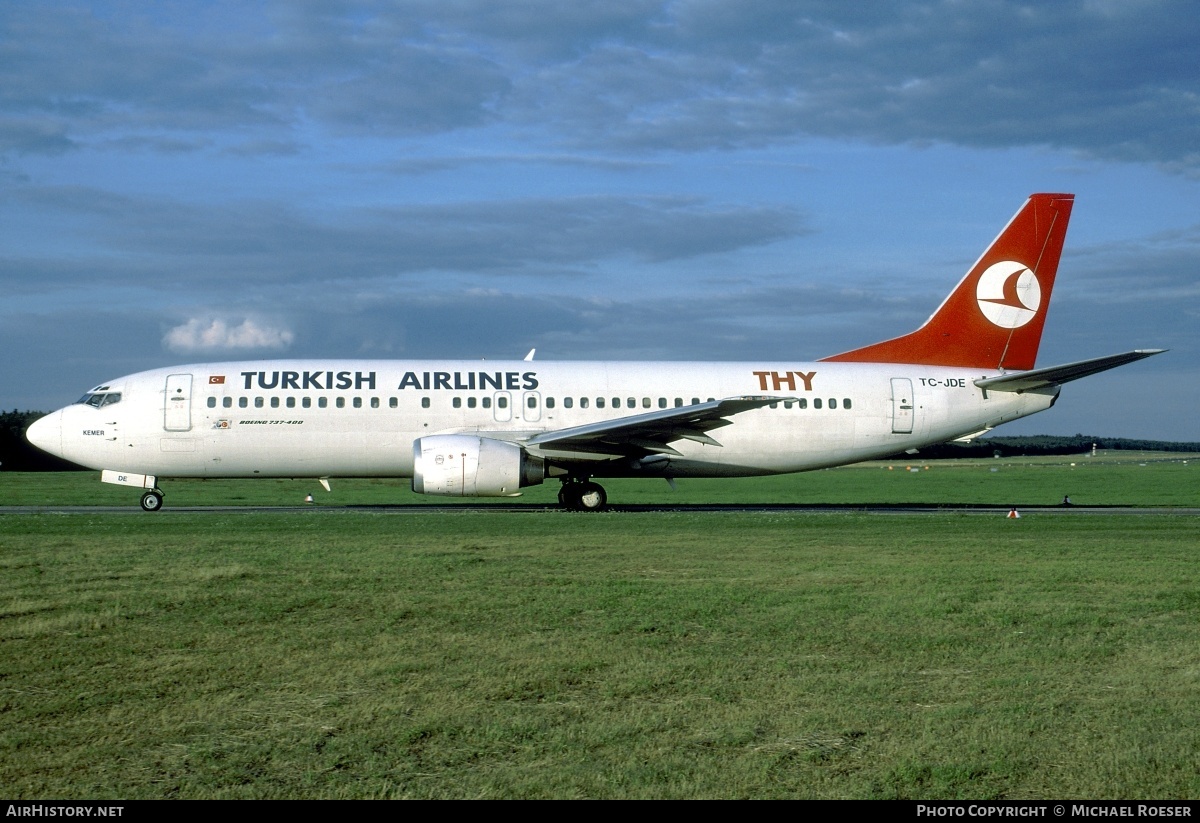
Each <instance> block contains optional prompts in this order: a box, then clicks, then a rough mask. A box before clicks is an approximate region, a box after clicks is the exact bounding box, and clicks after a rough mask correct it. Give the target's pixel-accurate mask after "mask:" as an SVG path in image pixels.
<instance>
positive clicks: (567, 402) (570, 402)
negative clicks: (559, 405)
mask: <svg viewBox="0 0 1200 823" xmlns="http://www.w3.org/2000/svg"><path fill="white" fill-rule="evenodd" d="M574 405H575V399H574V398H572V397H564V398H563V408H565V409H569V408H571V407H572V406H574Z"/></svg>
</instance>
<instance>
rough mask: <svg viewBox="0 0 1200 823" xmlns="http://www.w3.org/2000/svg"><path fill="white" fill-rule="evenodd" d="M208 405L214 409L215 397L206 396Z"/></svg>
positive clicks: (215, 405) (215, 404)
mask: <svg viewBox="0 0 1200 823" xmlns="http://www.w3.org/2000/svg"><path fill="white" fill-rule="evenodd" d="M81 402H82V401H81ZM208 407H209V408H210V409H215V408H216V407H217V398H215V397H210V398H208Z"/></svg>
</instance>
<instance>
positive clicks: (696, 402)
mask: <svg viewBox="0 0 1200 823" xmlns="http://www.w3.org/2000/svg"><path fill="white" fill-rule="evenodd" d="M1073 203H1074V195H1070V194H1035V195H1032V196H1031V197H1030V198H1029V200H1028V201H1026V202H1025V204H1024V205H1023V206H1022V207H1021V210H1020V211H1019V212H1017V214H1016V216H1015V217H1013V219H1012V220H1011V221H1010V222H1009V223H1008V225H1007V226H1006V227H1005V228H1004V230H1003V231H1002V232H1001V233H1000V235H999V237H997V238H996V240H995V241H993V243H992V244H991V246H989V247H988V249H987V250H986V251H985V252H984V253H983V256H982V257H980V258H979V260H978V261H977V262H976V263H975V265H973V266H972V267H971V268H970V270H969V271H968V272H967V274H966V276H965V277H964V278H963V279H962V281H961V282H960V283H959V284H958V286H957V287H956V288H955V289H954V291H953V292H951V293H950V296H949V297H947V298H946V300H945V302H943V303H942V305H941V306H940V307H939V308H938V309H937V311H935V312H934V313H933V316H932V317H930V318H929V320H928V321H926V322H925V324H924V325H923V326H921V327H920V328H919V329H917V330H916V331H914V332H912V333H910V334H906V335H904V336H902V337H897V338H894V339H892V340H887V341H884V342H882V343H876V344H874V345H871V346H867V347H865V348H861V349H855V350H853V351H848V352H845V353H843V354H837V355H834V356H832V357H826V358H823V359H821V360H817V361H814V362H799V361H791V360H788V361H781V362H757V361H751V362H748V363H725V362H710V363H700V362H682V363H665V362H629V363H627V362H541V361H537V362H535V361H533V360H531V359H526V360H520V361H514V362H492V361H382V360H380V361H369V360H270V361H251V362H226V363H198V364H193V365H188V366H177V367H174V368H165V369H155V370H153V371H145V372H140V373H138V374H133V375H129V376H127V377H120V378H117V379H115V380H108V381H106V382H104V383H102V384H100V385H98V386H96V387H95V388H94V389H92V390H91V391H89V392H87V393H86V394H85V395H84V396H83V397H81V398H80V399H79V400H78V401H77V402H76V403H74V404H73V405H70V406H67V407H66V408H63V409H60V410H58V411H56V412H53V413H51V414H49V415H47V416H46V417H43V418H41V419H40V420H37V421H36V422H34V423H33V425H32V426H30V427H29V432H28V437H29V440H30V442H32V443H33V444H34V445H35V446H37V447H38V448H41V449H43V450H45V451H47V452H49V453H51V454H55V455H58V456H59V457H63V458H65V459H67V460H70V461H72V462H75V463H78V464H80V465H83V466H87V467H89V468H93V469H97V470H100V471H101V480H103V481H105V482H108V483H118V484H122V485H128V486H134V487H137V488H139V489H142V490H143V491H144V493H143V495H142V499H141V503H142V508H144V509H145V510H147V511H154V510H157V509H159V508H160V507H161V506H162V501H163V494H162V491H161V490H160V489H159V488H158V482H159V480H161V479H163V478H179V477H291V478H300V477H309V478H318V479H320V480H321V482H322V483H323V484H324V485H326V487H327V488H328V479H329V478H334V477H411V478H412V488H413V491H415V492H418V493H421V494H430V495H453V496H474V497H496V496H515V495H518V494H520V489H521V488H522V487H525V486H532V485H537V484H540V483H542V482H544V481H546V480H548V479H557V480H560V481H561V482H562V489H561V491H560V492H559V500H560V501H561V502H562V504H563V505H564V506H567V507H569V508H573V509H580V510H592V509H599V508H602V507H603V506H604V505H605V504H606V494H605V491H604V488H603V487H602V486H600V485H599V484H598V483H596V482H595V480H594V478H604V477H663V478H666V479H667V480H668V481H672V482H673V481H674V479H675V478H687V477H739V476H750V475H764V474H782V473H786V472H801V471H808V470H810V469H820V468H824V467H828V466H838V465H843V464H846V463H854V462H858V461H861V460H869V459H872V458H878V457H884V456H886V455H890V454H895V453H897V452H901V451H905V450H910V449H916V448H919V447H921V446H926V445H930V444H934V443H943V442H946V441H950V440H956V439H965V438H969V437H971V436H976V435H979V434H982V433H984V432H987V431H989V430H991V429H992V428H994V427H995V426H998V425H1000V424H1001V423H1005V422H1008V421H1010V420H1016V419H1017V418H1020V417H1025V416H1026V415H1030V414H1034V413H1035V412H1039V411H1042V410H1044V409H1048V408H1050V406H1052V405H1053V404H1054V402H1055V400H1056V399H1057V398H1058V393H1059V387H1060V386H1061V385H1062V384H1063V383H1066V382H1068V381H1071V380H1075V379H1078V378H1080V377H1085V376H1087V375H1090V374H1094V373H1096V372H1099V371H1103V370H1105V369H1110V368H1113V367H1115V366H1120V365H1123V364H1125V363H1130V362H1133V361H1135V360H1139V359H1141V358H1143V357H1148V356H1150V355H1152V354H1157V353H1159V352H1160V351H1161V349H1151V350H1145V349H1143V350H1137V351H1130V352H1126V353H1124V354H1115V355H1111V356H1108V357H1100V358H1096V359H1093V360H1085V361H1081V362H1077V363H1069V364H1066V365H1061V366H1053V367H1050V368H1040V369H1038V368H1035V367H1034V360H1035V358H1036V356H1037V351H1038V344H1039V342H1040V340H1041V336H1042V327H1043V325H1044V324H1045V321H1046V309H1047V307H1048V306H1049V303H1050V292H1051V289H1052V288H1053V287H1054V277H1055V273H1056V271H1057V269H1058V261H1059V256H1060V254H1061V253H1062V247H1063V240H1064V237H1065V236H1066V231H1067V221H1068V218H1069V217H1070V215H1071V206H1072V204H1073Z"/></svg>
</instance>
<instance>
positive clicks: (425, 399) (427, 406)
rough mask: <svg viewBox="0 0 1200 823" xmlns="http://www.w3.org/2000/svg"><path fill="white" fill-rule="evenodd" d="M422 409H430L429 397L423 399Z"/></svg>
mask: <svg viewBox="0 0 1200 823" xmlns="http://www.w3.org/2000/svg"><path fill="white" fill-rule="evenodd" d="M338 399H339V400H340V399H341V398H338ZM421 408H423V409H427V408H429V398H428V397H422V398H421Z"/></svg>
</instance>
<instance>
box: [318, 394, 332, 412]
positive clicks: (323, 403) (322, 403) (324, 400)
mask: <svg viewBox="0 0 1200 823" xmlns="http://www.w3.org/2000/svg"><path fill="white" fill-rule="evenodd" d="M317 406H318V407H319V408H322V409H324V408H328V407H329V398H328V397H318V398H317Z"/></svg>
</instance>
